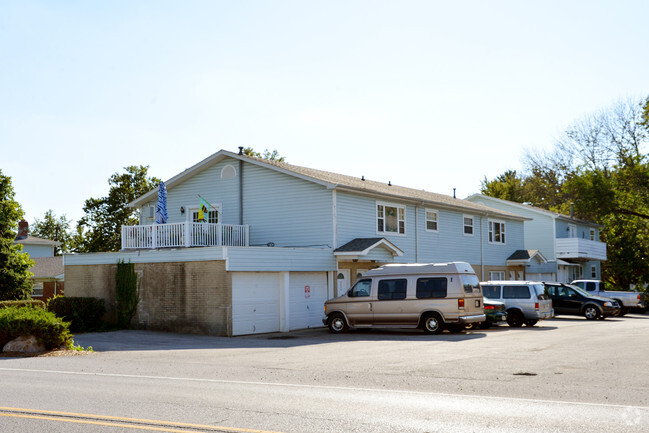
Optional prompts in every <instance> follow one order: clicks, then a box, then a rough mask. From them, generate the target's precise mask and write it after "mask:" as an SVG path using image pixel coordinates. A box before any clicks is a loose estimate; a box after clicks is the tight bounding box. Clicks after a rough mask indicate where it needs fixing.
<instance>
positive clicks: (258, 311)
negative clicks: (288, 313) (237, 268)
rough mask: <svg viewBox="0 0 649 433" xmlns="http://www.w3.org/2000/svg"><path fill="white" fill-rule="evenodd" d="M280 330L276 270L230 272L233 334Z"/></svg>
mask: <svg viewBox="0 0 649 433" xmlns="http://www.w3.org/2000/svg"><path fill="white" fill-rule="evenodd" d="M278 331H279V274H277V273H275V272H235V273H233V274H232V335H246V334H260V333H263V332H278Z"/></svg>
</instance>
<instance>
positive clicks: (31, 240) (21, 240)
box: [13, 236, 61, 247]
mask: <svg viewBox="0 0 649 433" xmlns="http://www.w3.org/2000/svg"><path fill="white" fill-rule="evenodd" d="M13 243H14V244H23V245H47V246H52V247H58V246H59V245H61V242H57V241H52V240H50V239H43V238H37V237H36V236H16V239H15V240H14V242H13Z"/></svg>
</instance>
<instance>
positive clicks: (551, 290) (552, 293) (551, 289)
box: [545, 286, 557, 296]
mask: <svg viewBox="0 0 649 433" xmlns="http://www.w3.org/2000/svg"><path fill="white" fill-rule="evenodd" d="M545 290H547V292H548V293H549V294H550V296H557V287H556V286H546V287H545Z"/></svg>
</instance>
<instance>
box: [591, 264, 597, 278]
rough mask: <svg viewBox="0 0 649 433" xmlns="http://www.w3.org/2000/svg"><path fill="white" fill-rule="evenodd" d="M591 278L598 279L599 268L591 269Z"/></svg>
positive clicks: (593, 267)
mask: <svg viewBox="0 0 649 433" xmlns="http://www.w3.org/2000/svg"><path fill="white" fill-rule="evenodd" d="M590 277H591V278H593V279H595V278H597V266H591V267H590Z"/></svg>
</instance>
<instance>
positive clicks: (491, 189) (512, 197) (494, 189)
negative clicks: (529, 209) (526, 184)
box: [480, 170, 526, 203]
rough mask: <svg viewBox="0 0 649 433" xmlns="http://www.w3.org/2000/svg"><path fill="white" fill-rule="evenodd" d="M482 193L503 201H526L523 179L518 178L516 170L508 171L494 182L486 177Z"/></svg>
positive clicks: (481, 189)
mask: <svg viewBox="0 0 649 433" xmlns="http://www.w3.org/2000/svg"><path fill="white" fill-rule="evenodd" d="M480 192H481V193H482V194H484V195H488V196H490V197H496V198H500V199H503V200H509V201H516V202H520V203H522V202H525V201H526V200H525V193H524V191H523V179H522V178H521V177H519V176H518V174H517V173H516V170H507V171H506V172H504V173H503V174H501V175H500V176H498V177H496V178H495V179H494V180H487V178H486V177H485V178H484V180H483V181H482V184H481V187H480Z"/></svg>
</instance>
